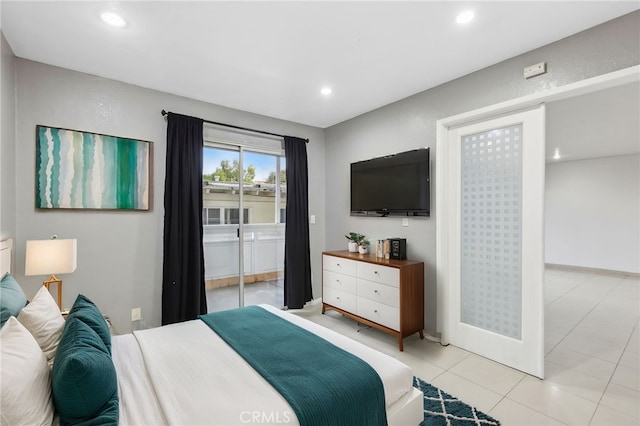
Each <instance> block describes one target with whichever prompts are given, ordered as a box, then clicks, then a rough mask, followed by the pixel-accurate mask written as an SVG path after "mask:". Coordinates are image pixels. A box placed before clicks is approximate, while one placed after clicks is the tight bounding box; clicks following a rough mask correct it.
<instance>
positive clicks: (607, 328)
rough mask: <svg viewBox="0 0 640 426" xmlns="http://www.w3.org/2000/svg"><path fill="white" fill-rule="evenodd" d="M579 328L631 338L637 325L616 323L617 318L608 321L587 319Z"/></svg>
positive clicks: (580, 323)
mask: <svg viewBox="0 0 640 426" xmlns="http://www.w3.org/2000/svg"><path fill="white" fill-rule="evenodd" d="M578 326H579V327H584V328H588V329H591V330H596V331H600V332H603V333H608V334H614V335H617V336H624V337H625V338H629V336H630V335H631V332H632V331H633V329H634V328H635V325H633V324H629V323H624V322H619V321H616V319H615V317H613V318H610V319H609V320H608V321H603V320H596V319H594V318H590V317H586V318H584V319H583V320H582V321H580V322H579V323H578Z"/></svg>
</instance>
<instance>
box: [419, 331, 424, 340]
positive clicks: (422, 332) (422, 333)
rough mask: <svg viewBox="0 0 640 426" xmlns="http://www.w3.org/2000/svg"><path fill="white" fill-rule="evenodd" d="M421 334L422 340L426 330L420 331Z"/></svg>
mask: <svg viewBox="0 0 640 426" xmlns="http://www.w3.org/2000/svg"><path fill="white" fill-rule="evenodd" d="M419 333H420V339H424V330H420V331H419Z"/></svg>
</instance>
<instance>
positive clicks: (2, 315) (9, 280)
mask: <svg viewBox="0 0 640 426" xmlns="http://www.w3.org/2000/svg"><path fill="white" fill-rule="evenodd" d="M26 304H27V296H25V295H24V292H23V291H22V288H21V287H20V284H18V283H17V281H16V280H15V279H14V278H13V277H12V276H11V275H10V274H9V273H8V272H7V273H6V274H4V276H3V277H2V280H0V327H2V326H3V325H4V323H5V322H6V321H7V320H8V319H9V318H11V317H12V316H13V317H17V316H18V314H19V313H20V311H21V310H22V308H24V307H25V306H26Z"/></svg>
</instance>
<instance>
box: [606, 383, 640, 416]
mask: <svg viewBox="0 0 640 426" xmlns="http://www.w3.org/2000/svg"><path fill="white" fill-rule="evenodd" d="M600 404H602V405H605V406H607V407H609V408H613V409H614V410H617V411H620V412H621V413H624V414H626V415H628V416H632V417H634V418H636V419H640V392H638V391H634V390H632V389H629V388H627V387H624V386H620V385H616V384H615V383H609V386H607V389H606V390H605V391H604V395H603V396H602V400H600Z"/></svg>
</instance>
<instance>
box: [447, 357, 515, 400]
mask: <svg viewBox="0 0 640 426" xmlns="http://www.w3.org/2000/svg"><path fill="white" fill-rule="evenodd" d="M449 371H450V372H452V373H454V374H456V375H458V376H461V377H464V378H466V379H468V380H471V381H472V382H474V383H476V384H478V385H480V386H482V387H484V388H487V389H489V390H491V391H493V392H495V393H497V394H500V395H506V394H507V393H509V391H510V390H511V389H513V388H514V387H515V385H517V384H518V383H519V382H520V380H522V378H523V377H524V376H525V374H524V373H521V372H520V371H517V370H514V369H513V368H509V367H506V366H504V365H502V364H499V363H497V362H494V361H490V360H488V359H486V358H482V357H480V356H478V355H473V354H472V355H470V356H469V357H467V358H465V359H464V360H463V361H462V362H460V363H459V364H457V365H455V366H454V367H452V368H451V369H449Z"/></svg>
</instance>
